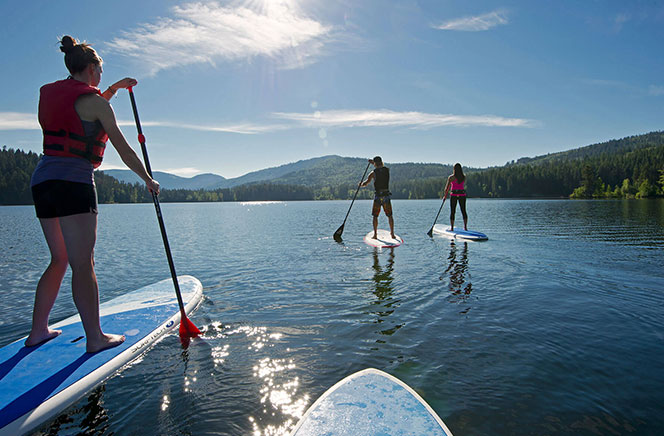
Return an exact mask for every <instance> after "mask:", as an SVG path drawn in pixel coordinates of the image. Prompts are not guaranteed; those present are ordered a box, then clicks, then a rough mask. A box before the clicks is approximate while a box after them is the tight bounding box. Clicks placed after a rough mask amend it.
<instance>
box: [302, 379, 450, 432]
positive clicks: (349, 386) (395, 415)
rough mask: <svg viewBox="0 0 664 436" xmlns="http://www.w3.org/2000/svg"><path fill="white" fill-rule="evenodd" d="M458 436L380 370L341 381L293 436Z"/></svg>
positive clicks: (409, 390) (401, 384)
mask: <svg viewBox="0 0 664 436" xmlns="http://www.w3.org/2000/svg"><path fill="white" fill-rule="evenodd" d="M323 435H334V436H375V435H381V436H406V435H408V436H452V433H451V432H450V430H449V429H448V428H447V426H446V425H445V423H443V421H442V420H441V419H440V417H439V416H438V415H437V414H436V412H434V410H433V409H432V408H431V407H430V406H429V405H428V404H427V403H426V402H425V401H424V400H423V399H422V397H420V396H419V395H418V394H417V393H416V392H415V391H414V390H413V389H412V388H411V387H409V386H408V385H407V384H405V383H404V382H402V381H401V380H399V379H398V378H396V377H394V376H392V375H390V374H387V373H385V372H383V371H379V370H377V369H374V368H369V369H365V370H362V371H359V372H356V373H355V374H352V375H350V376H348V377H346V378H345V379H343V380H341V381H340V382H338V383H337V384H335V385H334V386H332V387H331V388H330V389H329V390H327V391H326V392H325V393H324V394H323V395H322V396H321V397H320V398H319V399H318V400H316V402H315V403H314V404H313V405H312V406H311V407H309V409H308V410H307V411H306V413H305V414H304V416H303V417H302V419H300V421H299V422H298V423H297V425H296V426H295V428H294V429H293V431H292V432H291V436H323Z"/></svg>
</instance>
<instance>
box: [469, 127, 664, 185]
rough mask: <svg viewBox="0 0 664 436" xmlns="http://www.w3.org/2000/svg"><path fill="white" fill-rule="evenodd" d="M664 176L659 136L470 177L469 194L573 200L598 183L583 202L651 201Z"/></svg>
mask: <svg viewBox="0 0 664 436" xmlns="http://www.w3.org/2000/svg"><path fill="white" fill-rule="evenodd" d="M584 169H585V172H586V175H585V176H584V174H583V172H584ZM663 170H664V132H653V133H648V134H645V135H639V136H630V137H627V138H623V139H619V140H613V141H608V142H604V143H601V144H594V145H589V146H587V147H582V148H578V149H575V150H569V151H565V152H561V153H553V154H549V155H545V156H538V157H535V158H524V159H519V160H518V161H517V162H516V163H513V164H508V165H506V166H504V167H495V168H488V169H486V170H483V171H480V172H476V173H473V174H471V175H469V177H468V188H467V189H468V194H469V195H471V196H478V197H567V196H570V195H571V194H572V193H573V192H574V190H575V189H576V188H577V187H579V186H580V185H581V184H582V181H584V180H586V179H588V178H592V179H593V182H592V186H593V191H592V192H584V193H582V194H581V195H578V197H592V196H594V197H605V196H608V195H607V194H606V192H607V191H608V190H610V191H611V193H612V195H611V196H623V197H624V196H635V195H636V194H638V193H639V192H641V195H640V196H643V197H647V196H653V195H656V194H657V190H658V189H659V190H660V192H661V180H660V179H661V177H662V171H663ZM626 181H627V182H626ZM616 187H618V190H619V191H620V192H619V193H617V194H615V195H614V194H613V193H614V192H615V191H616ZM623 188H625V189H623Z"/></svg>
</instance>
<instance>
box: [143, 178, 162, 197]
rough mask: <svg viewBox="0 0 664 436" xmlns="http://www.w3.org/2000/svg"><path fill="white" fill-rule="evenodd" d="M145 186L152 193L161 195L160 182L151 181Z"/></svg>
mask: <svg viewBox="0 0 664 436" xmlns="http://www.w3.org/2000/svg"><path fill="white" fill-rule="evenodd" d="M145 186H147V187H148V189H149V190H150V192H154V193H155V194H156V195H159V182H158V181H156V180H155V179H150V181H149V182H146V183H145Z"/></svg>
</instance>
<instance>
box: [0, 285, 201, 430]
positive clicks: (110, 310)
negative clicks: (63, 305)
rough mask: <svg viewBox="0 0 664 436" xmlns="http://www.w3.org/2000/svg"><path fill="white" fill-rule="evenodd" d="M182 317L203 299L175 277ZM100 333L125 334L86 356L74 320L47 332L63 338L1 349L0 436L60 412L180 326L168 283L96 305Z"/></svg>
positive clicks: (195, 288) (197, 289)
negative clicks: (113, 344) (56, 332)
mask: <svg viewBox="0 0 664 436" xmlns="http://www.w3.org/2000/svg"><path fill="white" fill-rule="evenodd" d="M178 282H179V285H180V291H181V292H182V299H183V302H184V305H185V312H186V313H190V312H191V311H192V310H194V309H195V308H196V307H197V306H198V304H199V303H200V301H201V299H202V298H203V288H202V286H201V282H199V281H198V279H196V278H195V277H191V276H180V277H178ZM100 320H101V327H102V330H104V331H105V332H108V333H116V334H124V335H125V336H126V340H125V342H124V343H123V344H122V345H119V346H117V347H114V348H110V349H107V350H103V351H100V352H98V353H87V352H86V351H85V337H84V335H85V333H84V332H83V326H82V324H81V320H80V317H79V316H78V315H75V316H72V317H70V318H67V319H65V320H63V321H60V322H58V323H57V324H54V325H52V326H51V327H52V328H56V329H59V330H62V334H60V335H59V336H57V337H56V338H54V339H51V340H50V341H47V342H44V343H42V344H40V345H37V346H34V347H25V346H24V345H23V342H24V341H25V339H26V338H22V339H19V340H18V341H16V342H13V343H11V344H9V345H7V346H5V347H3V348H0V436H5V435H12V436H15V435H21V434H24V433H26V432H29V431H30V430H33V429H34V428H36V427H37V426H39V425H41V424H43V423H44V422H46V421H47V420H49V419H51V418H53V417H54V416H56V415H57V414H58V413H60V412H62V411H63V410H64V409H66V408H67V407H68V406H70V405H71V404H73V403H74V402H76V401H77V400H78V399H79V398H81V397H82V396H84V395H85V394H86V393H88V392H89V391H90V390H92V389H93V388H94V387H95V386H97V385H98V384H99V383H101V382H103V381H104V380H106V379H107V378H108V377H110V376H111V375H113V374H114V373H115V372H116V371H117V370H118V369H119V368H120V367H122V366H123V365H125V364H127V363H129V362H131V361H132V360H134V359H136V358H137V357H139V356H140V355H141V354H142V353H143V352H145V351H146V350H147V349H148V348H150V346H151V345H152V344H154V343H155V342H156V341H157V340H159V339H160V338H161V337H163V336H164V335H165V334H167V333H169V332H170V331H172V330H174V329H177V328H178V327H179V325H180V310H179V306H178V302H177V298H176V295H175V290H174V287H173V281H172V280H171V279H168V280H163V281H161V282H158V283H155V284H153V285H149V286H146V287H144V288H141V289H138V290H136V291H133V292H129V293H127V294H125V295H122V296H120V297H117V298H114V299H112V300H110V301H107V302H105V303H103V304H102V305H101V306H100Z"/></svg>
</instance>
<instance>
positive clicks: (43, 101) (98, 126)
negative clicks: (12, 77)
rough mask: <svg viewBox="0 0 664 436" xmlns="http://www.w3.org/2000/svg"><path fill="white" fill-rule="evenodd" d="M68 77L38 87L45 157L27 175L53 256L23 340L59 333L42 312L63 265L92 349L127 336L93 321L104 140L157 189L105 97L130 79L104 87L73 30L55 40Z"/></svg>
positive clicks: (96, 64) (96, 60)
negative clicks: (98, 175)
mask: <svg viewBox="0 0 664 436" xmlns="http://www.w3.org/2000/svg"><path fill="white" fill-rule="evenodd" d="M60 44H61V46H60V50H61V51H62V52H64V53H65V65H66V66H67V69H68V70H69V73H70V76H69V77H68V78H67V79H65V80H59V81H57V82H54V83H49V84H47V85H44V86H42V88H41V89H40V96H39V124H40V125H41V127H42V130H43V134H44V155H43V156H42V157H41V159H40V160H39V163H38V164H37V167H36V168H35V171H34V173H33V174H32V180H31V187H32V198H33V201H34V203H35V210H36V213H37V217H38V218H39V223H40V224H41V227H42V230H43V232H44V236H45V238H46V243H47V244H48V248H49V251H50V253H51V261H50V263H49V265H48V268H46V271H45V272H44V274H43V275H42V277H41V279H40V280H39V283H38V285H37V292H36V295H35V305H34V310H33V314H32V330H31V332H30V335H29V336H28V338H27V339H26V341H25V345H26V346H34V345H38V344H40V343H42V342H44V341H47V340H49V339H51V338H54V337H56V336H57V335H59V334H60V333H61V332H60V331H58V330H53V329H51V328H49V327H48V317H49V313H50V312H51V308H52V307H53V303H54V302H55V298H56V297H57V295H58V291H59V290H60V285H61V284H62V279H63V277H64V274H65V271H66V269H67V265H70V266H71V270H72V284H71V287H72V294H73V297H74V303H75V304H76V308H77V309H78V312H79V314H80V316H81V320H82V323H83V328H84V330H85V337H86V342H87V344H86V350H87V351H88V352H97V351H101V350H103V349H106V348H110V347H114V346H116V345H120V344H121V343H122V342H123V341H124V339H125V337H124V336H122V335H115V334H106V333H104V332H102V329H101V326H100V324H99V288H98V286H97V278H96V276H95V271H94V257H93V253H94V246H95V242H96V238H97V192H96V188H95V184H94V175H93V172H94V169H95V168H97V167H98V166H99V165H100V164H101V161H102V158H103V155H104V148H105V146H106V141H107V140H108V139H110V140H111V143H112V144H113V146H114V147H115V149H116V150H117V151H118V154H119V155H120V157H121V158H122V161H123V162H124V163H125V164H126V165H127V166H128V167H129V168H130V169H131V170H132V171H134V172H135V173H136V174H138V176H139V177H140V178H141V179H143V181H144V182H145V184H146V185H147V187H148V189H149V190H150V191H152V192H155V193H157V194H158V193H159V183H157V182H156V181H155V180H153V179H152V178H151V177H150V176H149V175H148V173H147V171H146V169H145V167H144V166H143V163H142V162H141V161H140V159H139V158H138V156H137V155H136V153H135V152H134V150H133V149H132V148H131V146H130V145H129V144H128V143H127V140H126V139H125V137H124V136H123V134H122V132H121V131H120V128H119V127H118V124H117V122H116V120H115V114H114V113H113V108H112V107H111V105H110V103H109V102H108V100H110V99H111V97H113V95H115V93H116V92H117V90H118V89H120V88H128V87H130V86H134V85H136V83H137V82H136V80H135V79H132V78H125V79H122V80H120V81H118V82H116V83H114V84H113V85H111V86H109V87H108V88H107V89H106V90H105V91H104V92H103V93H102V92H101V91H100V90H99V88H97V86H99V82H100V81H101V74H102V59H101V58H100V57H99V56H98V55H97V53H96V52H95V50H94V49H93V48H92V47H90V46H89V45H88V44H86V43H78V42H77V41H76V40H75V39H74V38H72V37H71V36H65V37H63V38H62V40H61V41H60Z"/></svg>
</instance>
